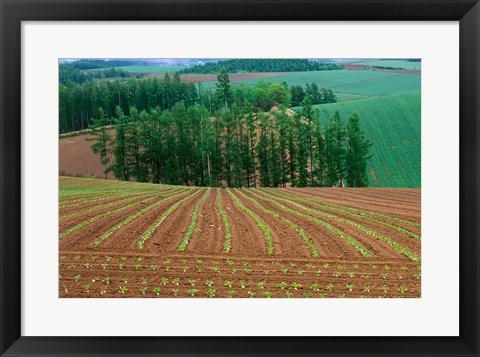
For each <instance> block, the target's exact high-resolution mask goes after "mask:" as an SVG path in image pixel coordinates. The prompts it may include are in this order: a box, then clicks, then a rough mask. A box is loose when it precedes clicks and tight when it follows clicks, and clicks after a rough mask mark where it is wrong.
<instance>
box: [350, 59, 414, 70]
mask: <svg viewBox="0 0 480 357" xmlns="http://www.w3.org/2000/svg"><path fill="white" fill-rule="evenodd" d="M352 63H355V64H357V63H358V64H364V65H369V66H381V67H394V68H401V69H422V65H421V62H408V61H402V60H377V61H358V62H352Z"/></svg>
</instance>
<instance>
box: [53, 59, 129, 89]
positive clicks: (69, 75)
mask: <svg viewBox="0 0 480 357" xmlns="http://www.w3.org/2000/svg"><path fill="white" fill-rule="evenodd" d="M127 77H130V75H129V74H128V72H127V71H124V70H123V69H120V68H114V67H112V68H105V69H99V70H96V71H92V72H89V73H85V72H80V70H78V69H77V68H74V67H72V66H70V65H68V64H61V65H60V66H59V67H58V81H59V83H61V84H63V85H67V84H68V82H73V83H76V84H83V83H85V82H87V81H89V80H92V79H94V78H127Z"/></svg>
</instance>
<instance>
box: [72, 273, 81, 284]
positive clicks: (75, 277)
mask: <svg viewBox="0 0 480 357" xmlns="http://www.w3.org/2000/svg"><path fill="white" fill-rule="evenodd" d="M81 278H82V276H81V275H80V274H77V275H75V276H74V277H73V279H75V281H76V282H77V283H78V282H79V281H80V279H81Z"/></svg>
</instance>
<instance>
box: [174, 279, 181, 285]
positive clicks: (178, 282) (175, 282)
mask: <svg viewBox="0 0 480 357" xmlns="http://www.w3.org/2000/svg"><path fill="white" fill-rule="evenodd" d="M172 283H174V284H175V285H180V279H179V278H174V279H173V280H172Z"/></svg>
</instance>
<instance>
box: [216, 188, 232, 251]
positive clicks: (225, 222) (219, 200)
mask: <svg viewBox="0 0 480 357" xmlns="http://www.w3.org/2000/svg"><path fill="white" fill-rule="evenodd" d="M217 207H218V211H219V212H220V215H221V216H222V220H223V225H224V227H225V243H223V251H224V252H225V253H228V252H229V251H230V239H231V237H232V232H231V229H230V222H229V221H228V217H227V214H226V213H225V211H224V210H223V207H222V194H221V190H220V189H219V188H217Z"/></svg>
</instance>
